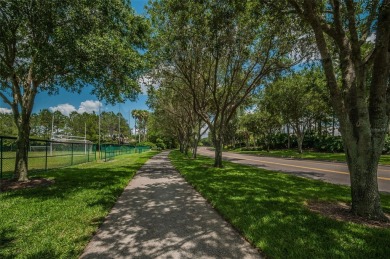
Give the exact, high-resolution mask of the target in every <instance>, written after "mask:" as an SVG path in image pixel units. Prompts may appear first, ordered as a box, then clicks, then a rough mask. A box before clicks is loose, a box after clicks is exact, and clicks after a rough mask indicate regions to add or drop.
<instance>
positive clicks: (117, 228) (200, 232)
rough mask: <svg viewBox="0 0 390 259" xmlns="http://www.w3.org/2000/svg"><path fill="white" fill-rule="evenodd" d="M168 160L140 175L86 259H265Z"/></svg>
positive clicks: (162, 158) (157, 160)
mask: <svg viewBox="0 0 390 259" xmlns="http://www.w3.org/2000/svg"><path fill="white" fill-rule="evenodd" d="M167 156H168V152H162V153H160V154H159V155H157V156H155V157H153V158H152V159H150V160H149V161H148V162H147V163H146V164H145V165H144V166H143V167H142V168H141V169H140V170H139V171H138V173H137V175H136V176H135V177H134V179H133V180H132V181H131V182H130V184H129V185H128V186H127V187H126V189H125V191H124V192H123V194H122V196H121V197H120V198H119V199H118V201H117V203H116V205H115V206H114V208H113V209H112V211H111V212H110V214H109V215H108V217H107V218H106V220H105V222H104V223H103V225H102V226H101V228H100V229H99V231H98V233H97V234H96V235H95V236H94V237H93V239H92V241H91V242H90V243H89V245H88V246H87V248H86V249H85V251H84V253H83V255H82V256H81V258H260V255H259V253H258V251H257V250H256V249H254V248H253V247H252V246H251V245H250V244H249V243H248V242H246V241H245V240H244V239H243V238H242V237H241V236H240V235H239V234H238V233H237V232H236V231H235V230H234V229H233V228H232V227H231V226H230V225H229V224H228V223H227V222H226V221H224V220H223V219H222V218H221V217H220V216H219V215H218V214H217V213H216V212H215V210H214V209H213V208H212V207H211V206H210V205H209V204H208V203H207V202H206V201H205V200H204V199H203V198H202V197H201V196H200V194H198V193H197V192H196V191H195V190H194V189H193V188H192V187H191V186H190V185H189V184H187V183H186V182H185V181H184V179H183V178H182V177H181V176H180V174H179V173H177V171H176V170H175V169H174V168H173V167H172V165H171V163H170V162H169V160H168V157H167Z"/></svg>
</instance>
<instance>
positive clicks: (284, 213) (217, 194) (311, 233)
mask: <svg viewBox="0 0 390 259" xmlns="http://www.w3.org/2000/svg"><path fill="white" fill-rule="evenodd" d="M170 158H171V160H172V162H173V164H174V166H175V167H176V168H177V169H178V170H179V171H180V172H181V174H182V175H183V176H184V177H185V179H186V180H187V181H188V182H189V183H191V184H192V185H193V186H194V187H195V188H196V189H197V190H198V191H199V192H200V193H201V194H202V195H203V196H204V197H205V198H207V199H208V200H209V202H210V203H211V204H212V205H213V206H214V207H215V208H216V209H217V210H218V211H219V212H220V213H221V215H222V216H223V217H224V218H226V219H227V220H228V221H229V222H230V223H231V224H233V225H234V226H235V227H236V228H237V229H238V230H239V231H240V232H241V233H242V234H243V235H244V236H245V237H246V238H247V239H248V240H249V241H250V242H251V243H252V244H254V245H255V246H256V247H258V248H259V249H260V250H261V251H263V252H264V253H265V254H266V255H267V256H268V257H270V258H388V256H389V254H390V246H389V242H390V229H389V228H375V227H368V226H364V225H361V224H356V223H351V222H344V221H337V220H333V219H330V218H328V217H325V216H322V215H320V214H318V213H315V212H312V211H310V210H309V209H308V208H307V206H306V205H305V204H307V203H308V202H311V201H324V202H345V203H348V202H350V189H349V187H345V186H339V185H333V184H329V183H325V182H321V181H315V180H310V179H305V178H300V177H296V176H292V175H288V174H284V173H278V172H271V171H267V170H264V169H259V168H255V167H250V166H244V165H239V164H234V163H229V162H224V165H225V167H224V168H222V169H220V168H213V167H212V164H213V160H212V159H210V158H205V157H200V158H199V159H197V160H193V159H189V158H186V157H184V156H183V155H182V154H180V153H179V152H177V151H175V152H172V153H171V155H170ZM382 205H383V208H384V210H385V212H387V213H389V212H390V196H389V195H382Z"/></svg>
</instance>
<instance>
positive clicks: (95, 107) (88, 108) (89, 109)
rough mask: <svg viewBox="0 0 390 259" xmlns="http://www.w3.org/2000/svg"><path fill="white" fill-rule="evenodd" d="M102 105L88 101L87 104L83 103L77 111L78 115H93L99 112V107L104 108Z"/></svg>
mask: <svg viewBox="0 0 390 259" xmlns="http://www.w3.org/2000/svg"><path fill="white" fill-rule="evenodd" d="M102 106H103V105H102V103H101V102H99V101H92V100H87V101H85V102H81V104H80V107H79V109H78V110H77V112H78V113H84V112H86V113H93V112H96V113H98V112H99V107H102Z"/></svg>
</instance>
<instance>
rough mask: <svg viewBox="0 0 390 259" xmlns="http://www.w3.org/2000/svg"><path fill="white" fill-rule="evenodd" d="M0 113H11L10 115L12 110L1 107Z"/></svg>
mask: <svg viewBox="0 0 390 259" xmlns="http://www.w3.org/2000/svg"><path fill="white" fill-rule="evenodd" d="M0 113H3V114H11V113H12V110H11V109H8V108H1V107H0Z"/></svg>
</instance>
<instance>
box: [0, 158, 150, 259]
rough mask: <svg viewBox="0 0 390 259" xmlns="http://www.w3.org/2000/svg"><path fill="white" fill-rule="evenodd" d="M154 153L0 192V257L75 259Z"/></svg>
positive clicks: (43, 174) (62, 172)
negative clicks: (48, 183) (44, 183)
mask: <svg viewBox="0 0 390 259" xmlns="http://www.w3.org/2000/svg"><path fill="white" fill-rule="evenodd" d="M156 153H157V152H145V153H142V154H131V155H122V156H119V157H116V158H115V160H114V161H111V162H107V163H104V162H93V163H88V164H82V165H78V166H73V167H68V168H63V169H56V170H50V171H48V172H41V173H39V175H38V176H39V177H47V178H50V179H54V181H55V183H54V184H53V185H51V186H48V187H40V188H33V189H24V190H19V191H11V192H5V193H0V258H77V257H78V256H79V255H80V253H81V252H82V251H83V249H84V247H85V246H86V244H87V242H88V240H89V239H90V238H91V236H92V235H93V233H94V232H95V231H96V230H97V228H98V226H99V225H100V224H101V223H102V222H103V219H104V217H105V216H106V215H107V214H108V212H109V211H110V209H111V208H112V206H113V205H114V203H115V201H116V200H117V198H118V196H119V195H120V194H121V193H122V191H123V189H124V187H125V186H126V185H127V183H128V182H129V181H130V179H131V178H132V177H133V176H134V174H135V172H136V171H137V170H138V169H139V168H140V167H141V166H142V164H144V163H145V161H147V160H148V159H149V158H150V157H151V156H153V155H154V154H156ZM32 176H34V175H32Z"/></svg>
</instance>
